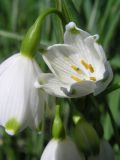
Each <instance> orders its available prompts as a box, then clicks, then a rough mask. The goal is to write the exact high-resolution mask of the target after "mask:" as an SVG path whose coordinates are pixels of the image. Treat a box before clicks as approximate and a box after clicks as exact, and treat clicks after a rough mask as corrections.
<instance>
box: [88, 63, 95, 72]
mask: <svg viewBox="0 0 120 160" xmlns="http://www.w3.org/2000/svg"><path fill="white" fill-rule="evenodd" d="M88 69H89V71H90V72H91V73H93V72H94V68H93V66H92V65H91V64H89V65H88Z"/></svg>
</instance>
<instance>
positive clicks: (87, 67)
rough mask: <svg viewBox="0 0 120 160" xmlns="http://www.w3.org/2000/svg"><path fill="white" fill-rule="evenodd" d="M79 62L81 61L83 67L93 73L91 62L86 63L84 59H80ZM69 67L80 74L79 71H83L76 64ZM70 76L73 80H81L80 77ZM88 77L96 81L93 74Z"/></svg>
mask: <svg viewBox="0 0 120 160" xmlns="http://www.w3.org/2000/svg"><path fill="white" fill-rule="evenodd" d="M80 63H81V64H82V65H83V66H84V68H85V69H86V70H88V71H89V72H90V73H94V67H93V66H92V64H88V63H86V62H85V61H84V60H80ZM71 68H72V69H73V70H74V71H76V72H77V73H78V74H81V73H82V72H83V71H82V70H81V69H80V68H78V67H76V66H74V65H72V66H71ZM71 78H72V79H73V80H74V81H76V82H81V81H83V80H82V79H80V78H78V77H77V76H74V75H72V76H71ZM89 79H90V80H91V81H96V77H94V76H92V77H89Z"/></svg>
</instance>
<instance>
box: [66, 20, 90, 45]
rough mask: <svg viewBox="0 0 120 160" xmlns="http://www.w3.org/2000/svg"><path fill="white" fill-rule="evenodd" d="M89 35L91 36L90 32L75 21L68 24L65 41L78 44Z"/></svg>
mask: <svg viewBox="0 0 120 160" xmlns="http://www.w3.org/2000/svg"><path fill="white" fill-rule="evenodd" d="M88 36H90V34H89V33H87V32H85V31H83V30H82V29H79V28H78V27H77V26H76V24H75V23H74V22H70V23H69V24H67V25H66V31H65V34H64V43H66V44H70V45H76V46H77V45H79V43H80V42H81V41H82V40H84V39H85V38H86V37H88Z"/></svg>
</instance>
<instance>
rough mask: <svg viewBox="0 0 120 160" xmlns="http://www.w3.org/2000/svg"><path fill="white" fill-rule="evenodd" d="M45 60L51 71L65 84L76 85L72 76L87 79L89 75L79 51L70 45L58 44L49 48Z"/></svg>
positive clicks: (44, 56)
mask: <svg viewBox="0 0 120 160" xmlns="http://www.w3.org/2000/svg"><path fill="white" fill-rule="evenodd" d="M43 59H44V60H45V62H46V64H47V65H48V67H49V68H50V70H51V71H52V72H53V73H54V74H55V75H56V76H57V77H58V78H59V79H60V80H61V81H63V82H64V83H68V84H72V83H76V81H74V80H73V78H71V76H72V77H73V76H74V77H77V78H79V79H85V78H86V75H87V73H88V71H87V70H86V69H85V67H84V66H83V65H82V64H81V63H80V60H81V59H83V58H82V56H81V55H80V54H79V51H77V50H76V48H74V47H72V46H70V45H66V44H58V45H53V46H51V47H49V48H48V50H47V52H46V53H45V54H44V55H43Z"/></svg>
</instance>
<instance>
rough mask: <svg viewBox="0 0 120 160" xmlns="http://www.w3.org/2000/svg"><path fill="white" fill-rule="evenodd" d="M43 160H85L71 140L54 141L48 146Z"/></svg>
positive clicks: (42, 157)
mask: <svg viewBox="0 0 120 160" xmlns="http://www.w3.org/2000/svg"><path fill="white" fill-rule="evenodd" d="M41 160H85V159H84V157H83V155H82V154H80V153H79V152H78V150H77V148H76V146H75V144H74V143H73V142H72V141H71V139H69V138H66V139H63V140H62V139H52V140H51V141H50V142H49V143H48V145H47V146H46V148H45V150H44V151H43V154H42V156H41Z"/></svg>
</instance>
